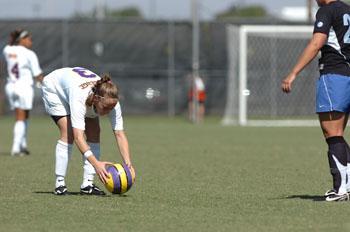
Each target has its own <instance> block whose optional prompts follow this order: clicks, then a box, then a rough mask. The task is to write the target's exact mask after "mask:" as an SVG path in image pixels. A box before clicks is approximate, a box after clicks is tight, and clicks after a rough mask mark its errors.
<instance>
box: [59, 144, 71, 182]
mask: <svg viewBox="0 0 350 232" xmlns="http://www.w3.org/2000/svg"><path fill="white" fill-rule="evenodd" d="M72 149H73V144H68V143H65V142H62V141H61V140H58V141H57V144H56V164H55V174H56V188H57V187H59V186H61V185H66V183H65V181H64V177H65V176H66V173H67V168H68V161H69V159H70V157H71V155H72Z"/></svg>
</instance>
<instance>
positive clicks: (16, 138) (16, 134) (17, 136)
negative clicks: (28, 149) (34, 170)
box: [11, 121, 25, 154]
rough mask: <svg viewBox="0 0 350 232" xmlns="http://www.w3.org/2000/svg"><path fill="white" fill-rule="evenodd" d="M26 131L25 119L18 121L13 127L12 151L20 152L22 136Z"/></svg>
mask: <svg viewBox="0 0 350 232" xmlns="http://www.w3.org/2000/svg"><path fill="white" fill-rule="evenodd" d="M24 133H25V123H24V121H16V123H15V126H14V128H13V144H12V151H11V153H12V154H14V153H19V152H20V149H21V142H22V138H23V136H24Z"/></svg>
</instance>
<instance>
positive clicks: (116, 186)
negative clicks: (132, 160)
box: [105, 163, 135, 194]
mask: <svg viewBox="0 0 350 232" xmlns="http://www.w3.org/2000/svg"><path fill="white" fill-rule="evenodd" d="M106 170H107V172H108V176H109V178H108V179H107V182H106V184H105V187H106V189H107V190H108V191H109V192H110V193H113V194H123V193H126V192H127V191H128V190H129V189H130V188H131V186H132V185H133V183H134V181H135V174H134V172H133V171H132V170H130V169H129V167H128V166H127V165H125V164H119V163H116V164H113V165H109V166H108V167H107V168H106Z"/></svg>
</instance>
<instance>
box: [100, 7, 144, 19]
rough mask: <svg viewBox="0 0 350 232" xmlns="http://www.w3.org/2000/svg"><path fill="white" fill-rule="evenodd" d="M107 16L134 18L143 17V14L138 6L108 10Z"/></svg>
mask: <svg viewBox="0 0 350 232" xmlns="http://www.w3.org/2000/svg"><path fill="white" fill-rule="evenodd" d="M106 17H107V18H134V19H142V18H143V16H142V14H141V12H140V11H139V9H138V8H137V7H127V8H123V9H114V10H107V12H106Z"/></svg>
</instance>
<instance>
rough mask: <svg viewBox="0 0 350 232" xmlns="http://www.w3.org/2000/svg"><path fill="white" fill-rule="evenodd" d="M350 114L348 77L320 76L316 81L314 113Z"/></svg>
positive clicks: (349, 83)
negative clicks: (334, 112) (333, 112)
mask: <svg viewBox="0 0 350 232" xmlns="http://www.w3.org/2000/svg"><path fill="white" fill-rule="evenodd" d="M331 111H338V112H343V113H349V112H350V77H348V76H342V75H338V74H325V75H322V76H321V77H320V78H319V79H318V81H317V89H316V112H317V113H321V112H331Z"/></svg>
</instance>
